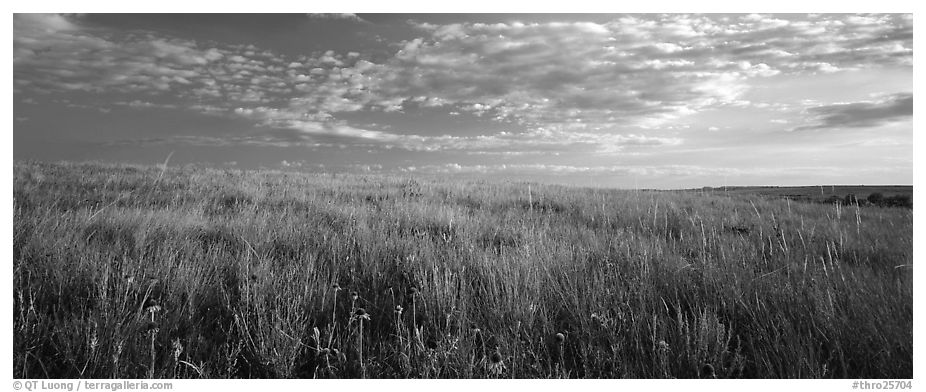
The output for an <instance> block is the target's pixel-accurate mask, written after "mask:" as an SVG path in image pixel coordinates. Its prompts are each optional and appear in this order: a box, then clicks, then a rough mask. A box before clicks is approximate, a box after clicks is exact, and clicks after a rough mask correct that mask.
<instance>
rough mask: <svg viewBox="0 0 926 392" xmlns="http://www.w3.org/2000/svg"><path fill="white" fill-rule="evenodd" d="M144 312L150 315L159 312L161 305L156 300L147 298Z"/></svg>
mask: <svg viewBox="0 0 926 392" xmlns="http://www.w3.org/2000/svg"><path fill="white" fill-rule="evenodd" d="M145 311H146V312H148V313H152V314H154V313H157V312H160V311H161V305H160V304H159V303H158V300H156V299H154V298H148V299H147V300H146V301H145Z"/></svg>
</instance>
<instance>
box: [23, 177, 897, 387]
mask: <svg viewBox="0 0 926 392" xmlns="http://www.w3.org/2000/svg"><path fill="white" fill-rule="evenodd" d="M528 186H530V193H528ZM13 198H14V219H13V226H14V237H13V269H14V274H13V279H14V284H13V287H14V292H13V300H14V309H13V327H14V329H13V335H14V336H13V337H14V352H13V356H14V361H13V371H14V375H15V377H22V378H75V377H88V378H110V377H113V378H141V377H155V378H174V377H176V378H225V377H236V378H313V377H319V378H321V377H337V378H358V377H362V376H363V377H372V378H483V377H491V378H538V377H570V378H575V377H591V378H666V377H675V378H697V377H710V376H716V377H717V378H834V377H835V378H911V377H912V375H913V367H912V356H913V337H912V336H913V335H912V332H913V331H912V320H913V298H912V290H913V288H912V277H913V269H912V259H913V256H912V253H913V246H912V231H913V230H912V227H913V214H912V210H910V209H901V208H880V207H861V208H858V207H845V206H841V207H840V206H831V205H823V204H809V203H806V204H805V203H795V202H792V203H790V204H788V203H787V202H786V201H784V200H776V199H763V198H755V197H753V198H750V197H748V196H743V195H735V196H724V195H703V194H700V193H694V192H692V193H679V192H657V191H625V190H601V189H582V188H570V187H561V186H553V185H540V184H535V183H534V184H526V183H513V182H485V181H456V182H454V181H450V180H440V179H423V178H408V177H388V176H364V175H321V174H294V173H282V172H267V171H251V172H246V171H237V170H216V169H206V168H192V167H189V168H168V169H167V170H166V171H165V172H164V173H163V175H162V171H161V168H158V167H143V166H128V165H107V164H73V163H57V164H48V163H35V162H17V163H16V164H15V165H14V184H13ZM837 208H839V210H838V209H837ZM412 288H414V290H412ZM351 292H356V296H355V297H354V296H352V295H351ZM151 301H156V302H154V303H156V304H157V305H158V306H159V308H158V311H157V312H152V311H151V308H150V307H146V304H149V305H150V304H151V303H152V302H151ZM361 309H362V310H361ZM704 369H708V370H704ZM703 372H709V373H711V374H701V373H703Z"/></svg>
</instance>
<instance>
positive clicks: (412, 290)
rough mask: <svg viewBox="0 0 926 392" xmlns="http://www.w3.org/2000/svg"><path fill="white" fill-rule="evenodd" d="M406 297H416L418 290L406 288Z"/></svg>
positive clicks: (413, 287)
mask: <svg viewBox="0 0 926 392" xmlns="http://www.w3.org/2000/svg"><path fill="white" fill-rule="evenodd" d="M408 295H409V296H410V297H412V298H415V295H418V288H417V287H415V286H412V287H409V288H408Z"/></svg>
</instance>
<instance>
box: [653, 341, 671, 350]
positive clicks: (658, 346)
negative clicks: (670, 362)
mask: <svg viewBox="0 0 926 392" xmlns="http://www.w3.org/2000/svg"><path fill="white" fill-rule="evenodd" d="M656 349H657V350H659V351H660V352H666V351H669V343H666V341H665V340H660V341H659V343H656Z"/></svg>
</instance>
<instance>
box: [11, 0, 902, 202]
mask: <svg viewBox="0 0 926 392" xmlns="http://www.w3.org/2000/svg"><path fill="white" fill-rule="evenodd" d="M13 114H14V119H13V120H14V122H13V157H14V159H15V160H41V161H59V160H67V161H90V160H93V161H105V162H130V163H141V164H159V163H162V162H164V160H165V159H166V158H167V157H168V156H170V164H171V165H182V164H200V165H206V166H212V167H224V168H235V169H272V170H286V171H303V172H324V173H332V172H336V173H347V172H350V173H373V174H376V173H383V174H393V175H394V174H398V175H403V176H438V177H442V178H450V179H454V178H459V179H463V178H489V179H512V180H529V181H539V182H546V183H560V184H573V185H581V186H603V187H617V188H666V189H669V188H691V187H702V186H722V185H780V186H784V185H817V184H871V185H876V184H902V185H908V184H912V183H913V18H912V15H911V14H874V15H872V14H864V15H856V14H784V15H757V14H729V15H727V14H707V15H697V14H526V15H519V14H226V15H210V14H79V15H55V14H15V15H14V16H13Z"/></svg>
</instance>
